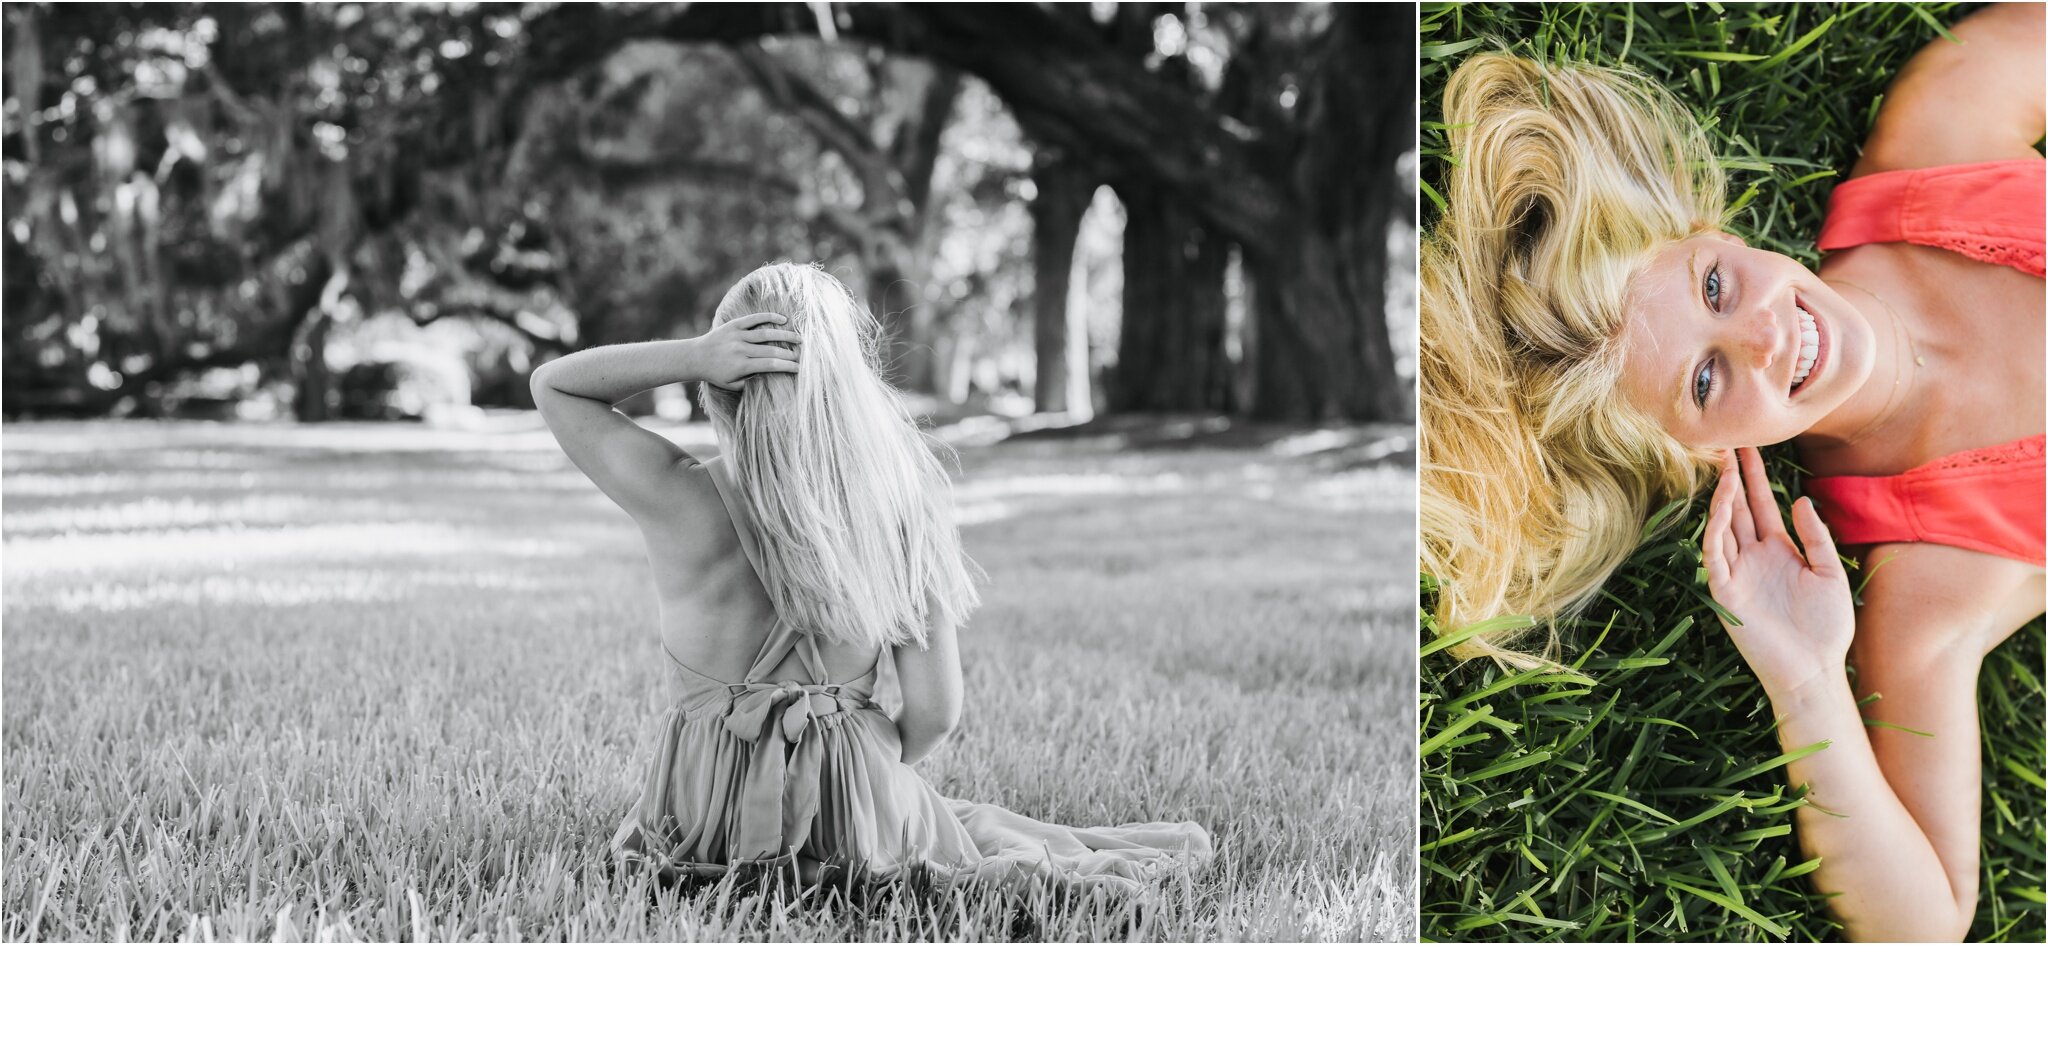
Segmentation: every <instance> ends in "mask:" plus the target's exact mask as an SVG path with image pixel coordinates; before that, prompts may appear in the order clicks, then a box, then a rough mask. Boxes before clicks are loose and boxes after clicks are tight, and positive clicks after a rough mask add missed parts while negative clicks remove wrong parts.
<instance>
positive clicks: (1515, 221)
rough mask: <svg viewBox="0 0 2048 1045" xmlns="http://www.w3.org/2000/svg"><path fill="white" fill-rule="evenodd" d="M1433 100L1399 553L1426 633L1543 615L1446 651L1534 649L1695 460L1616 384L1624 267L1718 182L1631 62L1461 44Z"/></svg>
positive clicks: (1549, 638) (1549, 653) (1709, 210)
mask: <svg viewBox="0 0 2048 1045" xmlns="http://www.w3.org/2000/svg"><path fill="white" fill-rule="evenodd" d="M1443 111H1444V117H1443V119H1444V122H1445V124H1447V125H1448V134H1449V141H1450V149H1451V155H1452V159H1453V163H1452V165H1451V168H1450V174H1449V180H1448V183H1447V186H1446V188H1447V190H1448V191H1446V192H1445V193H1444V197H1445V200H1446V204H1447V205H1446V207H1445V209H1444V213H1443V217H1442V218H1441V220H1439V221H1438V222H1437V223H1436V225H1435V226H1434V227H1433V228H1432V229H1431V230H1429V232H1428V234H1427V235H1425V236H1424V238H1423V243H1422V249H1421V320H1420V326H1421V340H1422V345H1421V355H1420V361H1419V370H1420V374H1419V379H1420V380H1419V384H1420V397H1421V425H1420V429H1421V430H1420V437H1419V447H1420V463H1419V471H1420V483H1421V531H1422V541H1421V555H1422V561H1421V567H1422V570H1423V571H1424V572H1425V573H1428V574H1429V575H1431V576H1433V577H1435V578H1436V579H1437V581H1438V584H1439V591H1438V595H1437V605H1436V618H1437V620H1438V622H1439V624H1440V625H1441V627H1442V629H1443V631H1444V633H1445V634H1449V633H1450V632H1452V631H1455V630H1458V629H1462V628H1465V627H1468V626H1471V625H1476V624H1480V623H1483V622H1486V621H1489V620H1493V619H1494V618H1497V617H1502V616H1507V615H1528V616H1530V617H1532V618H1534V619H1535V620H1536V621H1537V622H1538V627H1541V628H1543V629H1544V631H1543V638H1542V641H1541V642H1540V643H1539V642H1537V641H1534V637H1533V636H1531V635H1530V634H1529V632H1530V627H1529V626H1528V625H1526V624H1525V625H1523V626H1521V627H1518V628H1517V627H1510V628H1505V629H1501V630H1494V631H1491V632H1489V633H1486V634H1482V635H1479V636H1476V637H1474V638H1471V639H1469V640H1467V641H1465V642H1463V643H1461V644H1460V645H1458V646H1456V647H1454V649H1453V652H1454V653H1455V654H1456V655H1457V656H1459V657H1461V658H1470V657H1476V656H1491V657H1493V658H1495V659H1496V660H1497V661H1500V662H1502V663H1505V664H1509V665H1513V666H1517V667H1532V666H1538V665H1545V664H1551V665H1554V664H1555V663H1556V661H1555V659H1554V658H1555V654H1556V650H1557V635H1556V631H1555V628H1554V621H1555V620H1556V619H1557V618H1558V617H1560V616H1563V615H1568V614H1570V613H1571V612H1572V611H1574V610H1576V609H1578V608H1579V607H1580V606H1582V605H1584V604H1585V603H1586V602H1587V601H1589V600H1590V599H1591V598H1592V597H1593V596H1594V595H1595V594H1596V593H1597V592H1598V591H1599V589H1600V586H1601V584H1602V583H1603V582H1604V581H1605V580H1606V579H1607V577H1608V575H1609V574H1611V573H1612V572H1613V571H1614V569H1615V568H1616V567H1617V566H1619V565H1621V563H1622V562H1623V560H1625V559H1626V558H1627V557H1628V555H1629V553H1630V552H1631V551H1632V550H1633V549H1634V548H1635V547H1636V545H1637V544H1638V543H1639V542H1640V541H1641V540H1642V539H1643V537H1644V533H1643V527H1644V523H1645V520H1646V519H1648V518H1649V516H1650V514H1651V512H1652V511H1653V510H1654V509H1656V508H1657V507H1658V506H1659V505H1660V504H1662V503H1665V502H1668V501H1670V500H1672V499H1674V498H1689V497H1691V496H1692V495H1693V494H1694V493H1695V492H1696V491H1697V490H1698V488H1699V486H1700V483H1701V480H1702V478H1703V477H1704V476H1705V475H1707V474H1709V473H1708V469H1709V468H1710V467H1711V465H1712V458H1711V457H1710V456H1709V455H1707V454H1705V453H1704V452H1701V451H1695V450H1691V449H1689V448H1687V447H1685V446H1683V445H1682V444H1680V443H1679V442H1678V441H1677V440H1675V439H1673V438H1672V437H1670V436H1669V435H1668V434H1666V433H1665V432H1664V431H1663V429H1662V428H1661V426H1659V425H1658V424H1657V423H1656V422H1655V421H1654V420H1652V419H1651V418H1650V417H1648V416H1647V415H1645V414H1644V413H1643V412H1641V411H1640V410H1637V409H1635V408H1634V407H1633V406H1631V404H1630V403H1629V402H1628V401H1627V399H1626V397H1625V396H1624V395H1623V393H1622V390H1621V387H1620V379H1621V375H1622V366H1623V357H1624V352H1623V349H1622V344H1621V336H1622V333H1623V330H1624V327H1625V326H1626V323H1627V315H1626V302H1627V299H1628V295H1629V290H1630V286H1631V283H1632V281H1633V280H1634V279H1635V278H1636V276H1637V275H1639V274H1640V273H1641V272H1642V270H1643V268H1644V267H1645V266H1646V264H1647V263H1648V261H1649V260H1650V257H1651V255H1652V254H1654V253H1655V252H1656V251H1657V250H1658V249H1659V248H1660V247H1663V246H1665V245H1667V244H1669V243H1672V242H1675V241H1677V240H1681V239H1684V238H1686V237H1688V236H1692V235H1695V234H1697V233H1701V232H1705V231H1709V230H1713V229H1718V228H1719V227H1720V226H1721V224H1722V222H1723V221H1724V220H1725V219H1726V217H1727V203H1726V192H1727V188H1726V182H1725V179H1724V178H1723V175H1722V173H1721V169H1720V167H1719V166H1718V165H1717V164H1716V163H1715V161H1714V156H1713V152H1712V149H1711V148H1710V147H1709V146H1708V144H1707V139H1706V135H1705V133H1704V132H1703V131H1702V130H1701V128H1700V125H1699V123H1698V121H1697V120H1696V119H1694V118H1693V117H1692V115H1691V114H1690V113H1689V112H1687V111H1686V110H1685V109H1684V108H1683V107H1682V106H1681V105H1680V103H1679V102H1678V100H1677V99H1676V98H1674V97H1672V95H1671V94H1670V93H1669V92H1668V91H1666V90H1664V89H1663V88H1661V87H1660V86H1658V85H1657V84H1655V83H1653V82H1651V81H1650V80H1649V79H1648V78H1646V77H1644V76H1642V75H1641V74H1638V73H1634V72H1631V71H1627V70H1621V69H1600V68H1590V67H1579V66H1562V65H1548V64H1543V63H1538V62H1535V61H1531V60H1528V59H1524V58H1518V57H1513V56H1510V55H1506V54H1486V55H1480V56H1477V57H1474V58H1471V59H1468V60H1467V61H1465V62H1464V63H1463V64H1462V65H1460V66H1459V67H1458V69H1457V71H1456V72H1455V73H1453V74H1452V76H1451V78H1450V81H1449V83H1448V85H1447V86H1446V88H1445V91H1444V105H1443ZM1538 645H1540V648H1541V651H1542V652H1541V654H1540V655H1536V654H1532V653H1530V652H1528V651H1527V650H1528V648H1529V647H1531V646H1538Z"/></svg>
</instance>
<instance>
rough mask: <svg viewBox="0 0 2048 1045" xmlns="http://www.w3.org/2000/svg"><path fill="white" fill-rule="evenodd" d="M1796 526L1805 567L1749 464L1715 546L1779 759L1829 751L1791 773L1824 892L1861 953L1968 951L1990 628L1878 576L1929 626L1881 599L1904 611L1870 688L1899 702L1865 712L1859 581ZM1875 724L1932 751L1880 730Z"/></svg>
mask: <svg viewBox="0 0 2048 1045" xmlns="http://www.w3.org/2000/svg"><path fill="white" fill-rule="evenodd" d="M1793 522H1794V524H1795V527H1796V529H1797V530H1798V535H1799V538H1800V540H1801V541H1802V542H1803V543H1804V544H1805V546H1806V547H1807V548H1808V549H1809V554H1807V555H1805V556H1801V554H1800V552H1799V550H1798V548H1797V547H1796V546H1795V545H1794V544H1793V543H1792V540H1791V537H1790V535H1788V534H1787V532H1786V530H1785V527H1784V524H1783V522H1782V520H1781V519H1780V518H1779V515H1778V508H1777V504H1776V502H1775V500H1774V499H1773V498H1772V496H1771V493H1770V488H1769V486H1768V485H1767V484H1766V482H1765V479H1764V474H1763V465H1762V462H1761V460H1760V459H1759V458H1757V457H1756V455H1755V452H1754V451H1749V450H1745V451H1743V452H1742V466H1741V469H1740V471H1739V472H1738V471H1734V470H1730V471H1728V472H1724V474H1723V477H1722V481H1721V485H1720V486H1719V488H1717V489H1716V491H1715V494H1714V507H1713V514H1712V516H1711V517H1710V518H1709V521H1708V524H1707V531H1706V535H1705V538H1704V541H1703V543H1704V545H1705V547H1704V550H1705V552H1706V560H1707V576H1708V581H1709V584H1710V585H1711V586H1712V588H1713V590H1714V595H1715V598H1716V599H1717V600H1718V601H1720V602H1721V603H1722V604H1723V605H1724V606H1727V607H1728V608H1729V609H1730V610H1731V611H1732V612H1734V613H1735V614H1736V615H1737V616H1738V617H1740V618H1742V622H1743V623H1742V625H1741V626H1740V627H1730V628H1729V629H1728V632H1729V635H1730V636H1731V637H1732V638H1733V639H1734V640H1735V644H1736V646H1737V648H1739V649H1740V650H1741V651H1742V655H1743V657H1744V659H1745V660H1747V661H1748V662H1749V664H1750V667H1751V669H1752V670H1754V671H1755V672H1756V675H1757V679H1758V681H1759V682H1761V683H1762V684H1763V687H1764V692H1765V693H1766V694H1768V695H1769V696H1770V699H1771V706H1772V709H1773V711H1774V712H1776V715H1777V718H1778V739H1779V742H1780V744H1781V745H1782V746H1783V748H1784V750H1785V751H1786V752H1787V753H1790V752H1794V751H1799V750H1802V749H1806V748H1811V747H1814V746H1816V745H1823V744H1824V745H1825V747H1823V748H1822V749H1821V750H1818V751H1816V752H1813V753H1811V754H1807V755H1805V756H1804V757H1802V758H1800V759H1798V760H1796V761H1794V762H1792V763H1791V764H1790V765H1789V766H1787V767H1786V773H1787V776H1788V777H1789V778H1790V781H1791V783H1792V784H1793V785H1794V786H1795V787H1804V788H1805V789H1806V798H1807V803H1808V804H1807V806H1806V807H1804V808H1802V809H1800V810H1799V812H1798V813H1797V814H1796V815H1797V822H1798V828H1799V841H1800V845H1801V847H1802V848H1804V849H1805V851H1806V852H1807V854H1808V855H1809V856H1814V857H1818V858H1819V859H1820V862H1821V863H1820V867H1819V868H1818V869H1817V870H1816V871H1815V873H1814V878H1815V886H1816V888H1817V889H1818V890H1819V891H1821V892H1824V893H1828V894H1832V895H1831V898H1830V901H1829V903H1830V905H1831V906H1832V907H1833V908H1834V911H1835V914H1836V916H1837V917H1838V918H1840V919H1841V921H1842V924H1843V926H1844V927H1845V928H1846V930H1847V932H1848V935H1849V937H1850V938H1851V939H1854V940H1959V939H1961V938H1962V936H1963V934H1964V933H1966V932H1967V931H1968V930H1969V926H1970V919H1971V916H1972V914H1973V913H1974V911H1975V909H1976V877H1977V855H1976V853H1977V833H1978V824H1977V806H1976V802H1977V788H1978V768H1977V761H1978V749H1977V745H1978V741H1977V732H1976V714H1975V707H1976V701H1975V695H1976V693H1975V682H1976V676H1977V670H1978V666H1979V664H1980V663H1981V662H1982V659H1983V650H1984V648H1985V647H1984V645H1983V642H1982V634H1983V631H1984V629H1985V627H1986V626H1988V625H1989V623H1990V621H1989V620H1988V619H1987V618H1986V617H1985V616H1984V615H1982V614H1981V613H1977V614H1969V613H1945V612H1944V611H1943V608H1942V607H1941V606H1939V605H1937V604H1935V601H1934V599H1933V597H1932V595H1931V594H1930V592H1929V591H1928V590H1927V589H1926V588H1925V587H1924V586H1922V585H1917V584H1915V583H1914V580H1915V578H1913V577H1911V576H1908V575H1907V573H1908V572H1910V571H1901V572H1900V573H1898V574H1892V575H1890V576H1889V577H1887V574H1886V571H1887V570H1889V569H1890V568H1891V567H1890V565H1887V566H1885V567H1880V568H1879V569H1878V570H1877V571H1876V572H1875V573H1874V574H1873V575H1872V583H1873V584H1875V583H1876V582H1877V579H1878V578H1881V577H1883V578H1886V583H1887V585H1889V586H1890V587H1891V589H1892V590H1894V591H1904V590H1907V589H1911V590H1912V591H1913V592H1914V597H1915V599H1916V600H1917V601H1918V603H1919V608H1920V609H1922V610H1925V611H1926V612H1924V613H1913V614H1910V615H1908V614H1904V613H1898V612H1893V610H1895V609H1898V608H1900V607H1899V605H1898V604H1897V603H1892V602H1891V600H1892V599H1893V598H1896V596H1893V595H1887V594H1883V593H1873V595H1874V597H1876V598H1880V599H1883V600H1884V602H1885V603H1890V604H1891V606H1890V608H1889V609H1888V608H1887V607H1886V605H1884V604H1880V605H1878V606H1877V610H1878V612H1876V613H1874V614H1873V613H1870V612H1869V610H1866V613H1865V618H1866V620H1867V621H1869V623H1870V634H1869V635H1867V636H1865V637H1864V638H1862V639H1861V640H1860V641H1858V643H1857V648H1858V650H1859V652H1861V653H1862V654H1863V656H1862V657H1861V659H1860V660H1859V666H1860V667H1861V668H1862V677H1861V680H1860V681H1861V686H1860V687H1859V688H1861V689H1863V690H1864V691H1866V692H1869V691H1877V692H1883V693H1886V694H1887V696H1886V697H1885V698H1884V699H1883V700H1880V701H1879V702H1878V704H1877V706H1876V707H1874V708H1871V709H1868V710H1866V709H1864V708H1859V707H1857V705H1856V696H1855V694H1854V693H1853V692H1852V691H1851V688H1850V684H1849V680H1848V673H1847V671H1846V669H1845V667H1844V664H1845V662H1846V660H1847V656H1848V653H1849V651H1850V647H1851V640H1852V636H1854V635H1855V632H1856V628H1857V622H1856V620H1855V617H1854V610H1853V608H1852V606H1851V604H1850V598H1849V586H1848V578H1847V575H1846V573H1845V572H1844V571H1843V569H1842V566H1841V563H1840V561H1839V560H1838V559H1837V558H1836V556H1835V547H1834V543H1833V541H1832V540H1831V539H1830V538H1829V536H1828V533H1827V528H1826V527H1825V526H1824V525H1822V523H1821V521H1820V517H1819V516H1818V515H1817V514H1815V513H1814V511H1813V508H1812V504H1811V502H1809V501H1804V500H1802V501H1801V503H1799V504H1797V505H1795V506H1794V509H1793ZM1914 550H1915V551H1920V552H1924V551H1927V550H1928V549H1924V548H1919V549H1914ZM1937 551H1938V552H1953V550H1952V549H1938V550H1937ZM1958 554H1962V553H1958ZM1940 557H1941V556H1936V558H1940ZM1880 647H1882V648H1883V651H1882V652H1872V651H1876V650H1878V649H1879V648H1880ZM1886 687H1892V688H1886ZM1866 713H1867V714H1868V715H1869V716H1870V717H1872V718H1875V719H1879V720H1884V721H1890V722H1896V723H1898V724H1900V725H1907V726H1910V728H1913V729H1919V730H1922V731H1923V732H1927V733H1931V734H1933V736H1930V737H1916V736H1913V735H1911V734H1905V733H1898V731H1896V730H1888V729H1886V728H1885V727H1876V728H1875V729H1871V728H1866V726H1865V724H1864V717H1865V715H1866ZM1901 718H1904V719H1907V720H1908V721H1903V722H1902V721H1900V719H1901ZM1914 723H1918V724H1917V725H1916V724H1914ZM1894 733H1897V736H1894V735H1893V734H1894ZM1873 734H1875V736H1873ZM1908 741H1911V742H1912V743H1908Z"/></svg>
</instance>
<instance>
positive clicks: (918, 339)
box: [865, 249, 938, 392]
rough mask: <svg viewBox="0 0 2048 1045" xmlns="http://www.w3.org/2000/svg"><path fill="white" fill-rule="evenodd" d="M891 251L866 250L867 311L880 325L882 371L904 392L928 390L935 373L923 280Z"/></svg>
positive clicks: (932, 389) (931, 387)
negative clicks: (907, 270)
mask: <svg viewBox="0 0 2048 1045" xmlns="http://www.w3.org/2000/svg"><path fill="white" fill-rule="evenodd" d="M894 253H895V252H894V251H890V250H886V249H885V250H874V251H869V252H868V257H869V261H868V263H867V265H866V266H865V268H866V269H867V294H866V297H867V302H868V311H870V312H873V313H874V314H875V321H876V322H877V323H880V324H881V325H882V345H883V350H882V366H883V370H882V372H883V373H884V374H886V375H888V378H889V382H890V383H891V384H893V385H895V386H896V387H897V388H900V389H903V390H904V391H906V392H931V391H934V385H935V383H936V379H937V376H938V368H937V367H936V366H935V365H934V362H935V361H934V360H933V359H932V346H931V337H930V324H928V323H926V322H924V321H923V320H924V313H925V312H928V311H929V308H928V306H926V304H925V302H924V300H923V295H922V293H921V291H922V290H923V284H922V283H920V282H918V281H915V280H912V279H910V278H908V277H907V276H906V275H905V273H904V264H903V262H902V261H901V260H899V259H898V258H896V257H894V256H893V255H894Z"/></svg>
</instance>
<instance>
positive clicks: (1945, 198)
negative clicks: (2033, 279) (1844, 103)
mask: <svg viewBox="0 0 2048 1045" xmlns="http://www.w3.org/2000/svg"><path fill="white" fill-rule="evenodd" d="M2044 191H2048V163H2044V161H2043V160H2042V159H2041V158H2040V157H2034V158H2032V159H2022V160H1993V161H1990V162H1986V163H1959V164H1952V165H1949V166H1946V167H1923V168H1919V169H1915V170H1897V171H1881V172H1879V173H1877V174H1871V175H1866V176H1864V177H1861V178H1851V179H1850V180H1848V181H1845V182H1843V183H1841V184H1840V185H1837V186H1835V190H1834V192H1833V194H1831V195H1830V196H1829V197H1828V215H1827V220H1826V221H1825V222H1824V223H1823V224H1822V225H1821V230H1820V241H1819V244H1818V246H1819V247H1820V249H1821V250H1824V251H1829V250H1846V249H1848V248H1850V247H1857V246H1862V245H1863V244H1866V243H1914V244H1918V245H1920V246H1923V247H1939V248H1941V249H1943V250H1948V251H1953V252H1955V253H1957V254H1961V255H1963V256H1964V257H1967V258H1971V259H1974V260H1977V261H1982V262H1985V263H1987V264H1992V265H2003V266H2005V267H2007V268H2012V269H2017V270H2019V271H2021V272H2025V273H2027V274H2028V275H2030V276H2041V275H2043V267H2044V257H2043V255H2044V246H2043V242H2044V239H2048V231H2044V226H2048V219H2044V202H2043V200H2044Z"/></svg>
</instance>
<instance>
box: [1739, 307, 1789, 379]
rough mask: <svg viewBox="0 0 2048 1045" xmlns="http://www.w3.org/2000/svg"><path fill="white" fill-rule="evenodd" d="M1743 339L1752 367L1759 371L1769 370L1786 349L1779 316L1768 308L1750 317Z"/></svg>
mask: <svg viewBox="0 0 2048 1045" xmlns="http://www.w3.org/2000/svg"><path fill="white" fill-rule="evenodd" d="M1741 338H1742V347H1743V350H1744V351H1746V352H1748V353H1749V361H1750V365H1751V366H1754V367H1756V368H1757V369H1759V370H1767V369H1769V368H1770V366H1771V364H1772V363H1775V362H1777V361H1778V353H1779V352H1782V351H1784V348H1785V331H1784V329H1783V328H1782V327H1780V326H1779V324H1778V317H1777V314H1776V313H1774V312H1772V311H1771V310H1770V309H1768V308H1758V309H1756V310H1755V311H1754V312H1752V313H1751V314H1750V315H1749V318H1748V319H1747V321H1746V322H1745V325H1744V327H1743V329H1742V333H1741Z"/></svg>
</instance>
